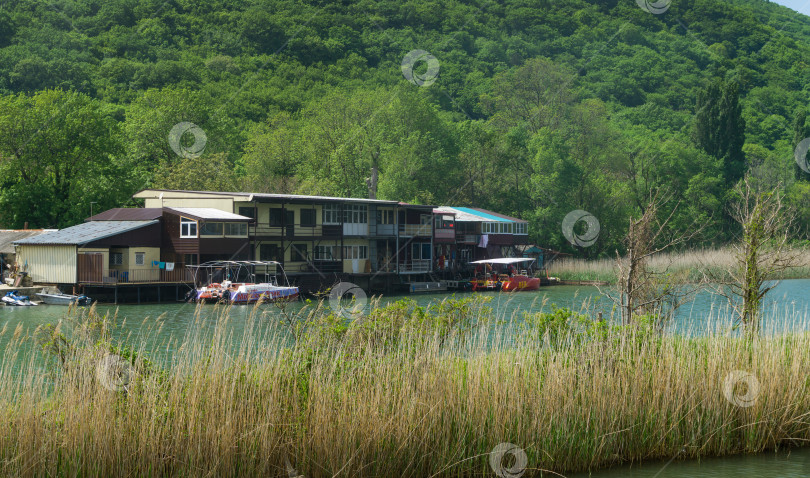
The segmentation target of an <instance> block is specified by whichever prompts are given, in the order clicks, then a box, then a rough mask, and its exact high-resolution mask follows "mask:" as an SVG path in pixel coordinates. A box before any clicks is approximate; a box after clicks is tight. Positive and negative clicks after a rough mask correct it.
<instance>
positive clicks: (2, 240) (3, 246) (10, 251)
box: [0, 229, 56, 276]
mask: <svg viewBox="0 0 810 478" xmlns="http://www.w3.org/2000/svg"><path fill="white" fill-rule="evenodd" d="M55 230H56V229H0V276H2V275H3V273H4V272H6V270H7V269H8V266H9V265H11V264H14V262H15V261H16V250H15V249H14V241H18V240H20V239H25V238H27V237H33V236H38V235H40V234H44V233H46V232H53V231H55Z"/></svg>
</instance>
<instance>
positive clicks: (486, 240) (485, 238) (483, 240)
mask: <svg viewBox="0 0 810 478" xmlns="http://www.w3.org/2000/svg"><path fill="white" fill-rule="evenodd" d="M488 244H489V234H481V242H479V243H478V247H487V245H488Z"/></svg>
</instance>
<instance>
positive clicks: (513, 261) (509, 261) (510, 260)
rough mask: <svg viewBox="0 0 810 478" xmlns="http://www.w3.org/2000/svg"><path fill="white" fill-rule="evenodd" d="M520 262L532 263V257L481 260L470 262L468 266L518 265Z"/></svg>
mask: <svg viewBox="0 0 810 478" xmlns="http://www.w3.org/2000/svg"><path fill="white" fill-rule="evenodd" d="M520 262H534V258H532V257H502V258H500V259H483V260H480V261H475V262H470V264H518V263H520Z"/></svg>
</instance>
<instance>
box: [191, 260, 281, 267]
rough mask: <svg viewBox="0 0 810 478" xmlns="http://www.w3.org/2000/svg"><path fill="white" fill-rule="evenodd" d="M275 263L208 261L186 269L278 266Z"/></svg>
mask: <svg viewBox="0 0 810 478" xmlns="http://www.w3.org/2000/svg"><path fill="white" fill-rule="evenodd" d="M278 265H281V263H280V262H277V261H210V262H203V263H202V264H199V265H187V266H186V267H193V268H197V267H228V266H278Z"/></svg>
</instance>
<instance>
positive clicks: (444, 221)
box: [436, 215, 456, 229]
mask: <svg viewBox="0 0 810 478" xmlns="http://www.w3.org/2000/svg"><path fill="white" fill-rule="evenodd" d="M455 219H456V218H455V217H453V216H444V215H440V216H436V228H437V229H453V228H454V227H455Z"/></svg>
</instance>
